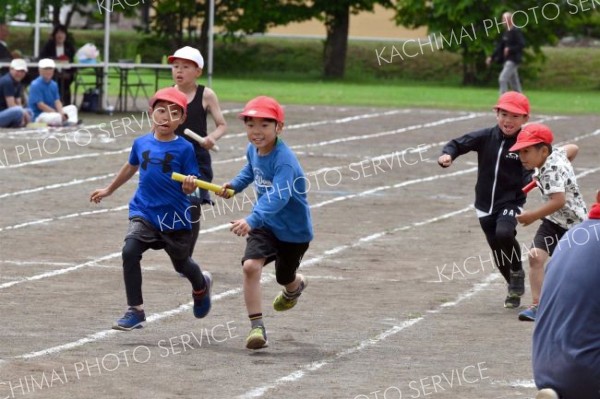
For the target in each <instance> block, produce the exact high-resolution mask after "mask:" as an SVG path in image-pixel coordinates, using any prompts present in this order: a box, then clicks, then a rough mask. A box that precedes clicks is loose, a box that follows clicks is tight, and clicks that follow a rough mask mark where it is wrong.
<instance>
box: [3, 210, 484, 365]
mask: <svg viewBox="0 0 600 399" xmlns="http://www.w3.org/2000/svg"><path fill="white" fill-rule="evenodd" d="M472 209H473V208H472V207H471V206H468V207H466V208H463V209H460V210H458V211H453V212H449V213H445V214H443V215H440V216H437V217H434V218H431V219H427V220H424V221H421V222H417V223H412V224H409V225H405V226H401V227H397V228H395V229H392V230H386V231H382V232H379V233H375V234H370V235H368V236H364V237H361V238H359V239H358V240H356V241H354V242H352V243H350V244H345V245H340V246H337V247H334V248H331V249H329V250H327V251H324V252H323V253H322V254H321V255H319V256H315V257H313V258H311V259H308V260H306V261H303V262H302V265H301V268H303V269H304V268H307V267H311V266H313V265H315V264H317V263H319V262H321V261H323V260H324V259H325V258H327V257H329V256H332V255H335V254H338V253H340V252H343V251H346V250H348V249H352V248H356V247H358V246H361V245H363V244H365V243H369V242H371V241H374V240H376V239H378V238H381V237H383V236H386V235H389V234H393V233H395V232H399V231H405V230H409V229H411V228H415V227H419V226H423V225H426V224H429V223H434V222H437V221H439V220H443V219H448V218H450V217H452V216H455V215H457V214H460V213H464V212H467V211H469V210H472ZM120 254H121V253H120V252H119V253H118V255H120ZM113 257H115V254H110V255H107V256H105V257H103V258H100V259H96V260H93V261H90V262H86V263H85V264H81V265H77V266H74V267H73V268H81V267H84V266H89V265H92V264H95V263H98V262H100V261H103V260H107V259H110V258H113ZM73 268H69V269H73ZM61 270H67V269H61ZM69 271H70V270H69ZM66 272H67V271H64V272H62V273H60V274H64V273H66ZM51 273H52V272H51ZM272 279H273V277H271V276H270V275H267V276H265V278H263V280H262V281H263V282H266V281H271V280H272ZM1 287H2V286H0V288H1ZM240 292H242V287H238V288H234V289H230V290H227V291H225V292H223V293H221V294H217V295H215V296H214V297H213V300H214V301H219V300H221V299H223V298H226V297H229V296H232V295H237V294H238V293H240ZM192 305H193V301H190V302H189V303H186V304H183V305H181V306H179V307H177V308H175V309H171V310H167V311H165V312H161V313H155V314H152V315H151V316H149V317H147V319H146V322H147V323H153V322H156V321H158V320H162V319H164V318H167V317H171V316H175V315H177V314H179V313H182V312H184V311H187V310H189V309H191V307H192ZM117 332H118V331H116V330H103V331H99V332H96V333H94V334H91V335H88V336H87V337H84V338H81V339H79V340H76V341H73V342H69V343H66V344H62V345H58V346H54V347H51V348H46V349H42V350H39V351H35V352H29V353H25V354H23V355H19V356H16V357H15V358H17V359H31V358H35V357H40V356H44V355H49V354H54V353H58V352H62V351H65V350H68V349H72V348H76V347H78V346H82V345H85V344H89V343H92V342H95V341H98V340H101V339H104V338H106V337H108V336H111V335H113V334H116V333H117Z"/></svg>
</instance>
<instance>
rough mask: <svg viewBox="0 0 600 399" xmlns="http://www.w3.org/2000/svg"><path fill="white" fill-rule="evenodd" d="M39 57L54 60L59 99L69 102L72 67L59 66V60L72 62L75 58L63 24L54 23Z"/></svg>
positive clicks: (73, 75)
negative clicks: (63, 67)
mask: <svg viewBox="0 0 600 399" xmlns="http://www.w3.org/2000/svg"><path fill="white" fill-rule="evenodd" d="M40 58H51V59H53V60H54V61H56V64H57V69H56V71H55V72H54V80H55V81H56V83H57V84H58V91H59V93H60V101H61V102H62V103H63V104H64V105H69V104H71V83H72V82H73V80H74V79H75V70H74V69H62V68H60V63H61V62H73V60H74V59H75V46H74V45H73V43H72V42H71V40H70V39H69V32H68V31H67V27H66V26H64V25H56V26H55V27H54V30H53V31H52V35H51V36H50V39H49V40H48V41H47V42H46V44H45V45H44V48H42V51H41V52H40Z"/></svg>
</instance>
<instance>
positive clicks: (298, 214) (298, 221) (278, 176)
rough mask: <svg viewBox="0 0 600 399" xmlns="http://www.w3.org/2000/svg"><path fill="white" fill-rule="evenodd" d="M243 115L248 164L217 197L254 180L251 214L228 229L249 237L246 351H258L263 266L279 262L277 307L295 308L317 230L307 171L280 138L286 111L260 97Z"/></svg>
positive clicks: (263, 342) (263, 339)
mask: <svg viewBox="0 0 600 399" xmlns="http://www.w3.org/2000/svg"><path fill="white" fill-rule="evenodd" d="M239 116H240V118H242V119H244V124H245V125H246V132H247V134H248V140H249V141H250V144H249V145H248V148H247V150H246V157H247V159H248V163H247V164H246V166H244V168H243V169H242V170H241V171H240V173H239V174H238V175H237V176H236V177H235V178H234V179H233V180H232V181H231V182H229V183H225V184H224V185H223V190H222V191H221V192H220V193H218V194H217V195H219V196H221V197H224V198H228V194H227V191H226V189H228V188H231V189H233V190H234V191H235V192H241V191H242V190H244V189H245V188H246V187H247V186H248V185H249V184H250V183H252V182H254V187H255V190H256V192H257V198H258V199H257V201H256V204H255V205H254V208H253V209H252V213H251V214H250V215H249V216H248V217H247V218H245V219H239V220H234V221H233V222H231V229H230V230H231V231H232V232H233V233H234V234H237V235H238V236H242V237H243V236H246V235H248V239H247V243H246V251H245V253H244V257H243V258H242V268H243V272H244V284H243V286H244V300H245V302H246V309H247V311H248V317H249V318H250V323H251V330H250V334H249V335H248V338H247V339H246V348H248V349H260V348H265V347H267V346H268V344H267V334H266V331H265V326H264V323H263V320H262V305H261V286H260V277H261V273H262V268H263V266H265V265H266V264H267V263H269V262H272V261H275V275H276V278H277V282H278V283H279V284H280V285H282V286H283V290H282V292H281V293H280V294H279V295H277V297H276V298H275V300H274V301H273V308H274V309H275V310H277V311H284V310H288V309H291V308H293V307H294V306H295V305H296V302H297V301H298V297H299V296H300V294H301V293H302V291H303V290H304V288H306V286H307V281H306V279H305V278H304V276H302V275H301V274H298V273H296V270H297V269H298V267H299V266H300V261H301V260H302V257H303V256H304V253H305V252H306V250H307V249H308V245H309V242H310V241H311V240H312V239H313V230H312V222H311V217H310V208H309V206H308V201H307V199H306V192H307V187H306V178H305V176H304V171H303V170H302V167H301V166H300V163H299V162H298V159H297V158H296V155H295V154H294V153H293V152H292V150H290V148H289V147H288V146H287V145H286V144H285V143H284V142H283V141H282V140H281V139H280V138H278V135H279V133H281V131H282V129H283V123H284V119H285V118H284V112H283V108H282V107H281V105H279V103H278V102H277V101H276V100H274V99H273V98H270V97H265V96H260V97H256V98H254V99H253V100H251V101H249V102H248V103H247V104H246V106H245V107H244V110H243V112H242V113H241V114H240V115H239Z"/></svg>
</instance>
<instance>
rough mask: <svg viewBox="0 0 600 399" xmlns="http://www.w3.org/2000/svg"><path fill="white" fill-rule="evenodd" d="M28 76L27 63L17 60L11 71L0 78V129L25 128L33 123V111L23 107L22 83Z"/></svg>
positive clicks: (12, 63)
mask: <svg viewBox="0 0 600 399" xmlns="http://www.w3.org/2000/svg"><path fill="white" fill-rule="evenodd" d="M26 74H27V62H25V60H24V59H21V58H17V59H14V60H12V61H11V63H10V70H9V71H8V73H7V74H5V75H4V76H2V77H1V78H0V127H23V126H25V125H27V123H29V122H30V121H31V111H30V110H28V109H27V108H24V107H23V104H22V102H21V96H22V95H23V84H22V83H21V81H22V80H23V79H24V78H25V75H26Z"/></svg>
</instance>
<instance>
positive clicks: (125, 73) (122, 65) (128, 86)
mask: <svg viewBox="0 0 600 399" xmlns="http://www.w3.org/2000/svg"><path fill="white" fill-rule="evenodd" d="M117 70H118V72H119V98H118V100H117V103H118V106H117V109H118V110H119V111H123V112H127V105H128V101H129V98H130V97H131V99H132V100H133V106H134V107H135V108H136V109H139V108H138V106H137V99H138V97H139V96H140V92H141V93H143V94H144V97H145V98H146V102H147V101H149V100H150V97H148V92H147V91H146V87H147V86H152V84H151V83H145V82H144V81H143V80H142V76H141V75H140V73H139V70H138V69H137V68H136V67H135V65H134V64H133V63H132V61H131V60H119V65H118V66H117Z"/></svg>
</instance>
